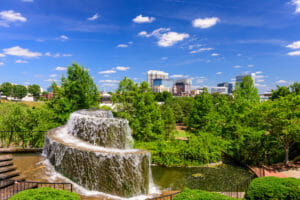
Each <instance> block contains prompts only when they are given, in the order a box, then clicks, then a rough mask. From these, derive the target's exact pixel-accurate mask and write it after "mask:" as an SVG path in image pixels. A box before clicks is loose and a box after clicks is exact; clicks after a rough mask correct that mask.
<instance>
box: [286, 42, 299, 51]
mask: <svg viewBox="0 0 300 200" xmlns="http://www.w3.org/2000/svg"><path fill="white" fill-rule="evenodd" d="M286 47H287V48H291V49H300V41H295V42H293V43H291V44H289V45H287V46H286Z"/></svg>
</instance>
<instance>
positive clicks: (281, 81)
mask: <svg viewBox="0 0 300 200" xmlns="http://www.w3.org/2000/svg"><path fill="white" fill-rule="evenodd" d="M276 83H279V84H282V83H287V81H285V80H279V81H276Z"/></svg>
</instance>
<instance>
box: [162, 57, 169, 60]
mask: <svg viewBox="0 0 300 200" xmlns="http://www.w3.org/2000/svg"><path fill="white" fill-rule="evenodd" d="M160 59H161V60H167V59H168V57H161V58H160Z"/></svg>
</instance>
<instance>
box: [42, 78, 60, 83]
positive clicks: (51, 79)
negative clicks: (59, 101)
mask: <svg viewBox="0 0 300 200" xmlns="http://www.w3.org/2000/svg"><path fill="white" fill-rule="evenodd" d="M44 81H47V82H58V80H56V79H53V78H49V79H47V80H44Z"/></svg>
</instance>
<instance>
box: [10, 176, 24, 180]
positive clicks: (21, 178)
mask: <svg viewBox="0 0 300 200" xmlns="http://www.w3.org/2000/svg"><path fill="white" fill-rule="evenodd" d="M9 180H13V181H25V180H26V177H25V176H23V175H20V176H15V177H12V178H10V179H9Z"/></svg>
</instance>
